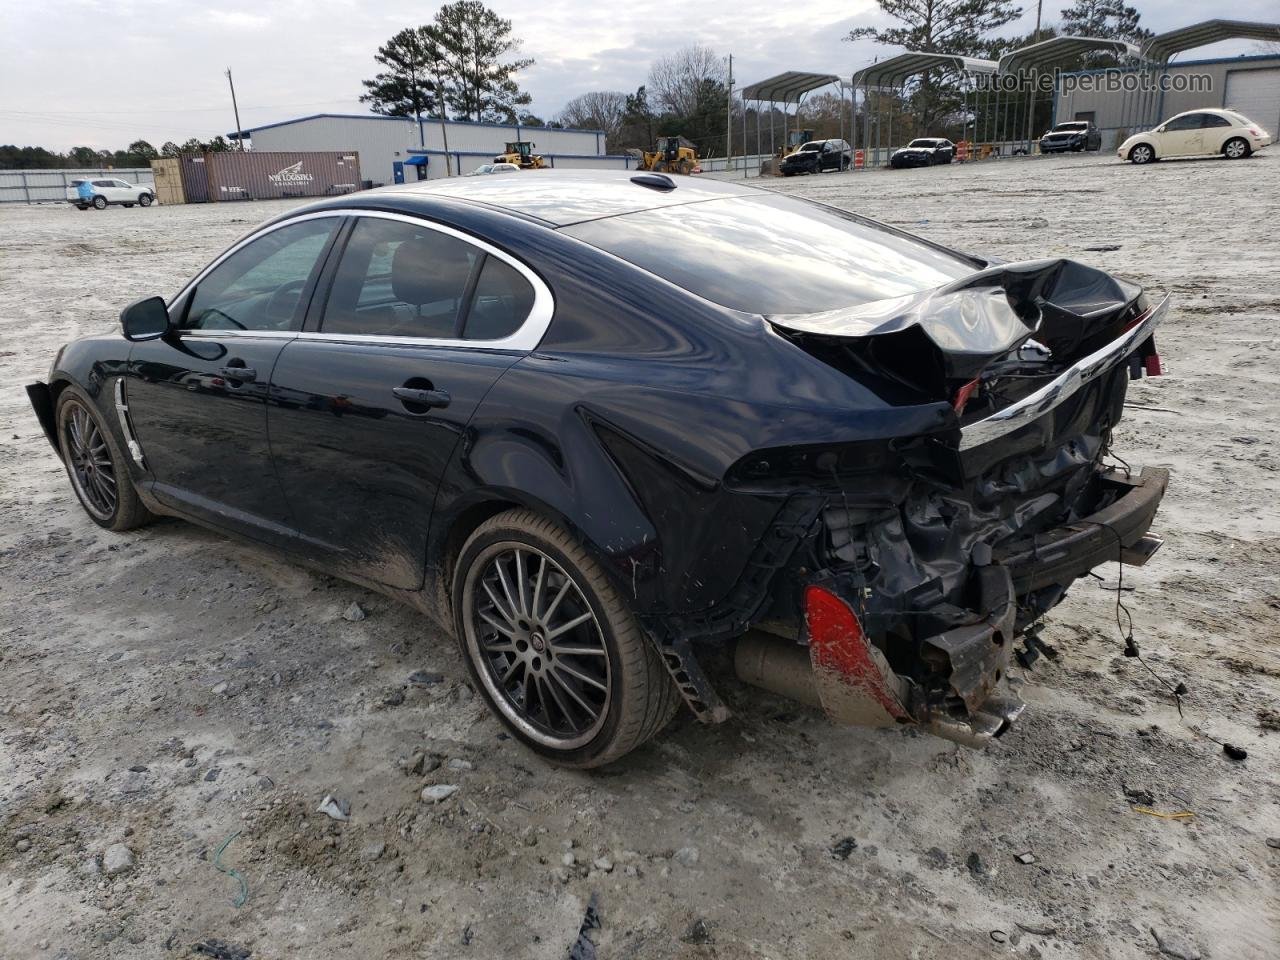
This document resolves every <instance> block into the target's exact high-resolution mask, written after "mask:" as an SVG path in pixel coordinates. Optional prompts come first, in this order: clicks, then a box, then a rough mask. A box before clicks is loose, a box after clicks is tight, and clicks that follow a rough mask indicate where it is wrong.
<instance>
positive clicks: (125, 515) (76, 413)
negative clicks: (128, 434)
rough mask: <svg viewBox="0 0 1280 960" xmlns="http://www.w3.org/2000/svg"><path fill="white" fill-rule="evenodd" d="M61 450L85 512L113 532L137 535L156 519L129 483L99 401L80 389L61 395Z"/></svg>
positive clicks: (121, 454) (57, 418)
mask: <svg viewBox="0 0 1280 960" xmlns="http://www.w3.org/2000/svg"><path fill="white" fill-rule="evenodd" d="M55 422H56V423H57V425H58V449H59V450H60V451H61V452H62V462H63V463H64V464H65V465H66V468H67V476H68V478H70V480H71V489H72V490H73V491H74V492H75V495H76V499H77V500H79V501H80V506H81V507H83V508H84V512H85V513H87V514H88V515H89V519H90V520H92V521H93V522H94V523H96V524H97V525H98V526H100V527H104V528H106V529H107V530H116V531H120V530H131V529H133V528H134V527H140V526H142V525H143V524H145V523H148V522H149V521H150V520H151V519H152V514H151V511H150V510H148V509H147V508H146V507H145V506H143V503H142V501H141V500H140V499H138V492H137V490H135V489H134V486H133V481H132V480H131V479H130V478H129V466H128V464H127V463H126V461H125V454H124V451H122V450H121V449H120V447H119V445H118V444H117V443H116V439H115V437H114V436H112V434H111V430H110V429H109V428H108V427H107V426H106V424H104V423H103V421H102V418H101V417H100V416H99V415H98V411H97V410H96V409H95V407H94V405H93V402H92V401H91V400H89V398H88V397H87V396H85V395H84V394H83V393H82V392H81V391H80V389H79V388H78V387H67V388H65V389H64V390H63V391H62V393H61V394H59V395H58V404H57V407H56V408H55Z"/></svg>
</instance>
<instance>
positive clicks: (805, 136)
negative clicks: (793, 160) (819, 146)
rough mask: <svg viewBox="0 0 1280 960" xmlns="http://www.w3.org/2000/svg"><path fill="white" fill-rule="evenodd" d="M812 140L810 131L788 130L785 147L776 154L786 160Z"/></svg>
mask: <svg viewBox="0 0 1280 960" xmlns="http://www.w3.org/2000/svg"><path fill="white" fill-rule="evenodd" d="M812 139H813V131H812V130H788V131H787V145H786V146H785V147H783V148H782V150H781V151H780V152H779V153H778V157H779V158H780V159H786V158H787V157H789V156H791V155H792V154H793V153H795V152H796V151H797V150H799V149H800V148H801V147H803V146H804V145H805V144H806V143H808V142H809V141H810V140H812Z"/></svg>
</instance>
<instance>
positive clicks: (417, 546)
mask: <svg viewBox="0 0 1280 960" xmlns="http://www.w3.org/2000/svg"><path fill="white" fill-rule="evenodd" d="M344 243H345V246H344V247H343V249H342V252H341V256H340V257H337V258H332V259H333V260H334V261H335V263H336V266H334V267H332V268H331V270H330V271H329V274H330V275H329V277H328V278H327V284H328V289H327V292H326V294H325V295H324V297H323V302H322V303H321V302H320V300H321V298H320V297H317V304H316V307H315V308H314V309H313V311H312V315H311V316H309V317H308V320H307V328H306V329H304V331H303V332H302V333H301V334H300V335H299V336H298V338H297V339H295V340H293V341H291V342H290V343H289V344H288V345H287V346H286V347H285V348H284V350H283V351H282V353H281V355H280V359H279V361H278V362H277V364H276V367H275V372H274V374H273V376H272V380H271V407H270V413H269V425H270V431H271V448H272V454H273V458H274V462H275V466H276V473H277V475H278V476H279V477H280V481H281V483H282V485H283V487H284V489H285V492H286V495H287V497H288V500H289V504H290V506H291V507H292V513H293V516H294V517H295V520H296V523H297V525H298V529H299V531H300V533H301V534H302V535H303V536H304V537H305V538H306V539H307V541H308V542H309V543H311V544H314V545H315V547H316V548H317V549H319V550H321V551H322V552H324V553H325V554H326V555H327V556H326V562H327V563H328V565H330V566H332V567H335V568H337V569H338V570H340V571H342V572H343V573H345V574H351V575H355V576H358V577H364V578H366V579H369V580H374V581H376V582H379V583H383V584H387V585H389V586H392V587H396V588H400V589H407V590H411V589H416V588H418V587H420V586H421V585H422V581H423V574H424V569H425V560H426V544H427V531H428V529H429V527H430V522H431V510H432V505H433V502H434V500H435V496H436V490H437V488H438V486H439V484H440V479H441V477H442V476H443V474H444V471H445V468H446V466H447V465H448V463H449V461H450V458H451V457H452V456H453V452H454V448H455V447H456V446H457V445H458V443H459V442H461V441H462V438H463V437H465V435H466V431H467V425H468V423H469V422H470V420H471V417H472V414H473V413H474V412H475V410H476V408H477V407H478V406H479V404H480V402H481V401H482V400H483V398H484V396H485V394H486V393H488V391H489V389H490V388H491V387H492V386H493V384H494V383H495V382H496V381H497V380H498V378H499V377H500V376H502V374H503V373H504V372H505V371H506V370H507V368H509V367H510V366H511V365H512V364H513V363H515V362H516V361H517V360H518V359H519V358H520V357H522V356H524V355H525V354H527V353H528V352H529V351H530V350H531V349H532V348H533V347H534V346H536V345H537V342H538V341H539V340H540V339H541V337H542V333H543V332H544V331H545V330H546V326H547V324H548V323H549V322H550V317H551V297H550V292H549V291H548V290H547V288H546V286H545V285H544V284H543V283H542V281H541V280H540V279H538V278H537V276H536V275H535V274H533V272H532V271H530V270H529V269H528V268H527V267H525V266H524V265H523V264H521V263H519V262H518V261H516V260H515V259H514V258H512V257H510V256H509V255H507V254H505V253H503V252H501V251H498V250H496V249H494V248H493V247H490V246H489V245H487V244H484V243H482V242H480V241H477V240H475V239H474V238H470V237H468V236H466V235H463V234H461V233H458V232H456V231H453V230H450V229H448V228H445V227H442V226H439V225H436V224H433V223H430V222H428V221H425V220H422V219H420V218H416V217H408V216H402V215H399V214H382V213H368V214H364V215H361V216H359V217H357V218H355V219H354V222H353V223H352V226H351V227H350V230H349V233H348V235H347V237H346V239H345V241H344ZM323 283H324V282H322V285H323Z"/></svg>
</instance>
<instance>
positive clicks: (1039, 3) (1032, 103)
mask: <svg viewBox="0 0 1280 960" xmlns="http://www.w3.org/2000/svg"><path fill="white" fill-rule="evenodd" d="M1043 6H1044V0H1036V32H1035V34H1034V36H1033V37H1032V38H1031V42H1032V43H1039V42H1040V9H1041V7H1043ZM1039 79H1040V70H1039V69H1038V68H1037V70H1036V80H1037V81H1039ZM1035 109H1036V88H1035V86H1032V88H1031V90H1030V91H1029V92H1028V94H1027V156H1031V130H1032V127H1031V124H1032V123H1034V122H1035V121H1034V116H1035ZM1049 122H1050V123H1052V122H1053V117H1050V118H1049Z"/></svg>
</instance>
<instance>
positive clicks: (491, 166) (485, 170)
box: [467, 163, 520, 177]
mask: <svg viewBox="0 0 1280 960" xmlns="http://www.w3.org/2000/svg"><path fill="white" fill-rule="evenodd" d="M519 172H520V168H519V167H518V166H516V165H515V164H514V163H482V164H480V166H478V167H476V168H475V169H474V170H472V171H471V172H470V173H468V174H467V176H468V177H483V176H486V175H487V174H490V173H519Z"/></svg>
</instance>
